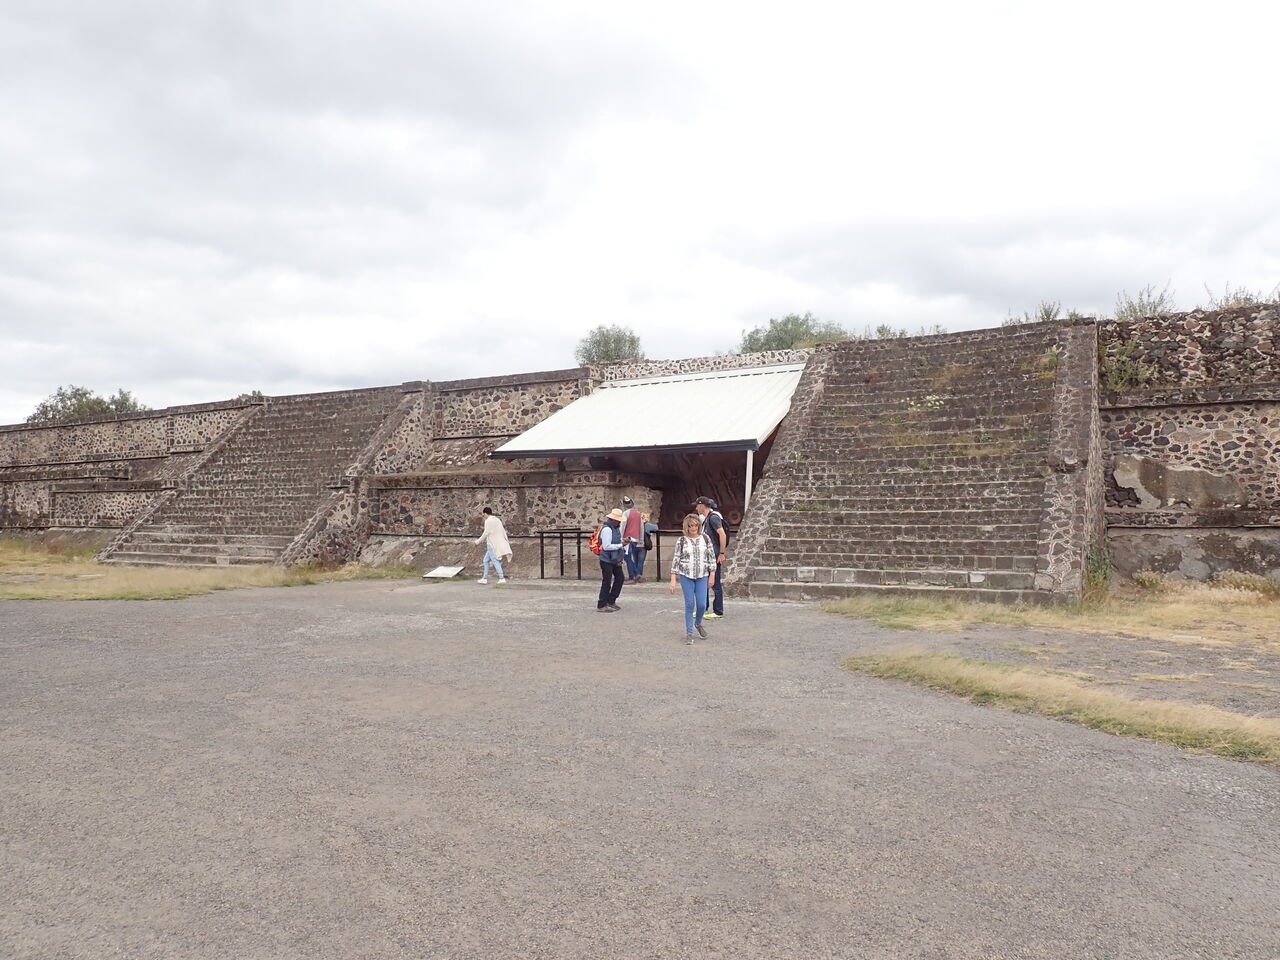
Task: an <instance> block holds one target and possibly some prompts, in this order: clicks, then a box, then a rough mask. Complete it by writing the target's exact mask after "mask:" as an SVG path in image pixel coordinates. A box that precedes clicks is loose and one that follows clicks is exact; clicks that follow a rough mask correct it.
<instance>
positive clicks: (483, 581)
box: [476, 577, 489, 583]
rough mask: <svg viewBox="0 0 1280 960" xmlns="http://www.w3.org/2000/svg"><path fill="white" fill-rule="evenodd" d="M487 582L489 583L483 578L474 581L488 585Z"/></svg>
mask: <svg viewBox="0 0 1280 960" xmlns="http://www.w3.org/2000/svg"><path fill="white" fill-rule="evenodd" d="M488 582H489V581H488V580H486V579H485V578H484V577H481V578H480V579H479V580H477V581H476V583H488Z"/></svg>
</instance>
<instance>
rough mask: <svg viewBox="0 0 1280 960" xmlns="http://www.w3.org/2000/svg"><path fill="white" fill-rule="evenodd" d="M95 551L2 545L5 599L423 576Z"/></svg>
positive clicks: (160, 596)
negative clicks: (143, 560) (117, 561)
mask: <svg viewBox="0 0 1280 960" xmlns="http://www.w3.org/2000/svg"><path fill="white" fill-rule="evenodd" d="M95 553H96V550H94V549H93V548H74V549H69V550H58V549H52V550H51V549H46V548H44V547H41V546H39V545H36V544H30V543H26V542H23V541H14V540H0V600H174V599H178V598H181V597H192V596H197V595H200V594H206V593H213V592H215V591H218V590H236V589H240V588H243V587H296V586H303V585H307V584H314V583H333V582H335V581H341V580H386V579H403V578H408V577H418V576H420V575H421V571H420V570H419V569H417V568H416V567H405V566H386V567H368V566H363V565H361V564H347V565H346V566H343V567H335V568H322V567H287V568H286V567H277V566H273V565H266V564H264V565H253V566H235V567H225V568H208V567H191V568H183V567H124V566H115V565H105V564H100V563H97V562H95V561H94V560H93V556H94V554H95Z"/></svg>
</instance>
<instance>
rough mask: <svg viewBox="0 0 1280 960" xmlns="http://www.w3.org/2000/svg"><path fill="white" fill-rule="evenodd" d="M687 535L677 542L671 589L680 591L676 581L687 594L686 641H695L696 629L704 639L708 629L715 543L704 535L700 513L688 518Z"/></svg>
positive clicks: (685, 615)
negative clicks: (706, 618)
mask: <svg viewBox="0 0 1280 960" xmlns="http://www.w3.org/2000/svg"><path fill="white" fill-rule="evenodd" d="M682 527H683V536H681V537H680V539H679V540H677V541H676V549H675V552H674V554H673V555H672V557H671V587H670V592H671V593H675V592H676V584H677V583H679V584H680V589H681V591H682V592H683V593H684V642H685V643H693V631H694V630H697V631H698V636H700V637H702V638H703V639H704V640H705V639H706V638H707V631H706V629H705V628H704V627H703V626H702V617H703V614H705V613H706V612H707V587H708V585H710V586H715V582H716V558H715V557H714V556H712V554H711V544H710V543H708V542H707V538H706V537H704V536H703V535H702V521H701V520H700V519H698V515H697V514H696V513H691V514H689V515H688V516H687V517H685V518H684V523H683V525H682Z"/></svg>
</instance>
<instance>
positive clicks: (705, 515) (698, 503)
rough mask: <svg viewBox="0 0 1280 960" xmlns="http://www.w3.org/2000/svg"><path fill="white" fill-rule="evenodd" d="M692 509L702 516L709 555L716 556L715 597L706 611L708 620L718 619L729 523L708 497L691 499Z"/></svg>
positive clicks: (722, 614) (720, 613)
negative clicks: (708, 543) (709, 545)
mask: <svg viewBox="0 0 1280 960" xmlns="http://www.w3.org/2000/svg"><path fill="white" fill-rule="evenodd" d="M693 509H694V510H695V511H697V514H698V516H700V517H701V518H702V535H703V536H704V537H706V538H707V540H709V541H710V542H711V555H712V556H713V557H715V558H716V584H715V588H714V594H715V597H714V599H713V600H712V601H711V609H710V610H709V611H708V612H707V615H706V618H704V619H709V620H719V619H720V618H721V617H723V616H724V587H723V586H722V585H721V584H722V583H723V578H724V556H725V552H726V551H727V550H728V548H729V525H728V524H726V523H725V522H724V517H723V516H722V515H721V513H720V511H719V510H718V509H717V504H716V502H715V501H714V500H712V499H711V498H710V497H699V498H698V499H697V500H695V501H693Z"/></svg>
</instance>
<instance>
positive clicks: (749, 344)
mask: <svg viewBox="0 0 1280 960" xmlns="http://www.w3.org/2000/svg"><path fill="white" fill-rule="evenodd" d="M848 339H850V334H849V331H848V330H846V329H845V328H844V327H842V326H840V325H839V324H838V323H828V322H826V321H822V320H819V319H818V318H817V317H815V316H814V315H813V314H812V313H806V314H805V315H804V316H801V315H800V314H798V313H788V314H787V315H786V316H785V317H783V318H782V319H781V320H779V319H777V318H772V319H770V320H769V323H768V325H767V326H761V327H755V328H754V329H751V330H744V331H743V332H742V342H741V343H740V344H739V345H738V352H739V353H759V352H761V351H762V350H790V349H792V348H793V347H811V346H813V345H814V344H815V343H820V342H821V341H824V340H848Z"/></svg>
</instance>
